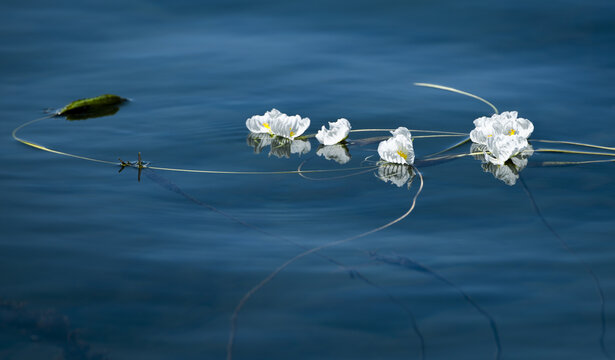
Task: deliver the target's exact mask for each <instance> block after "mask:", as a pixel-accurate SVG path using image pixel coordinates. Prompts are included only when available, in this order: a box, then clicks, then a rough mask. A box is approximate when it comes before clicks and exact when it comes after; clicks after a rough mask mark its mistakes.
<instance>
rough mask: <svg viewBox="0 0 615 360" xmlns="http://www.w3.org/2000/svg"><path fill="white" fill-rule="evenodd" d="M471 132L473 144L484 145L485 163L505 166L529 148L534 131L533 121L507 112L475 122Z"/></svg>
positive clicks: (484, 117)
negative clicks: (529, 140) (529, 139)
mask: <svg viewBox="0 0 615 360" xmlns="http://www.w3.org/2000/svg"><path fill="white" fill-rule="evenodd" d="M474 126H475V128H474V130H472V132H470V139H471V140H472V142H474V143H476V144H479V145H483V147H482V148H481V149H482V152H483V156H484V159H485V161H487V162H490V163H492V164H494V165H504V163H505V162H506V161H508V160H509V159H511V158H512V157H514V156H515V155H517V154H519V153H521V152H523V151H524V150H525V149H526V148H527V147H528V146H529V143H528V141H527V139H528V137H529V136H530V135H531V134H532V132H533V131H534V125H533V124H532V122H531V121H529V120H527V119H523V118H519V117H517V112H516V111H505V112H503V113H501V114H495V115H493V116H491V117H486V116H483V117H481V118H478V119H476V120H474Z"/></svg>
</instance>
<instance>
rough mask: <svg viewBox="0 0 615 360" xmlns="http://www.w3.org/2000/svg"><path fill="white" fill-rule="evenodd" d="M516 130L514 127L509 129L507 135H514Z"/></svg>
mask: <svg viewBox="0 0 615 360" xmlns="http://www.w3.org/2000/svg"><path fill="white" fill-rule="evenodd" d="M516 133H517V132H516V131H515V129H510V131H509V132H508V135H509V136H512V135H515V134H516Z"/></svg>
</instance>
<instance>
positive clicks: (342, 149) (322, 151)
mask: <svg viewBox="0 0 615 360" xmlns="http://www.w3.org/2000/svg"><path fill="white" fill-rule="evenodd" d="M316 155H318V156H324V157H325V159H327V160H333V161H335V162H337V163H338V164H342V165H344V164H346V163H347V162H349V161H350V158H351V156H350V153H349V152H348V148H347V147H346V145H343V144H335V145H326V146H323V145H320V147H319V148H318V150H316Z"/></svg>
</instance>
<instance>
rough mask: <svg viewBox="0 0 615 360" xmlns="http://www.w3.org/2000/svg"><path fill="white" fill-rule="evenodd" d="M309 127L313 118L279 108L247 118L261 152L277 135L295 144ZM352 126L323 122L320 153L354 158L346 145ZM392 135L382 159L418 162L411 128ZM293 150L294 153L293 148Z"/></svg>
mask: <svg viewBox="0 0 615 360" xmlns="http://www.w3.org/2000/svg"><path fill="white" fill-rule="evenodd" d="M309 126H310V119H309V118H307V117H306V118H302V117H301V116H299V115H295V116H289V115H286V114H284V113H281V112H280V111H279V110H277V109H271V110H270V111H267V112H266V113H265V114H263V115H254V116H252V117H250V118H248V119H247V120H246V127H247V128H248V130H250V132H251V133H252V134H251V136H250V137H249V138H248V143H249V144H250V145H252V146H254V150H255V151H256V152H260V150H261V149H262V148H263V147H265V146H268V145H271V143H272V141H274V140H273V139H274V137H279V138H284V139H287V140H290V141H291V144H293V143H294V140H295V138H297V137H299V136H301V135H303V133H304V132H305V131H306V130H307V128H308V127H309ZM350 129H352V126H351V125H350V121H348V119H345V118H340V119H338V120H337V121H334V122H329V129H327V128H326V127H325V126H324V125H323V126H322V128H321V129H320V130H319V131H318V132H317V133H316V136H315V137H316V139H317V140H318V141H319V142H320V143H321V144H322V145H321V147H320V148H319V149H318V151H317V155H319V156H324V157H325V158H326V159H327V160H334V161H336V162H338V163H340V164H345V163H347V162H348V161H350V154H349V153H348V149H347V148H346V147H345V146H344V145H343V143H344V141H345V140H346V138H347V137H348V134H350ZM267 134H268V135H269V136H270V138H269V139H267ZM391 134H392V135H393V136H392V137H391V138H390V139H387V140H384V141H382V142H380V144H379V145H378V154H379V155H380V158H381V159H382V160H384V161H385V162H389V163H394V164H405V165H412V164H413V163H414V148H413V146H412V135H411V134H410V130H408V129H407V128H405V127H399V128H397V129H396V130H394V131H391ZM254 135H259V136H254ZM262 135H264V136H262ZM272 149H273V147H272ZM305 150H306V147H305V146H303V147H302V149H301V151H297V153H300V154H303V153H305ZM307 151H309V150H307ZM291 153H294V152H292V151H291Z"/></svg>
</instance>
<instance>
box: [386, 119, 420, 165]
mask: <svg viewBox="0 0 615 360" xmlns="http://www.w3.org/2000/svg"><path fill="white" fill-rule="evenodd" d="M391 134H393V137H392V138H390V139H388V140H384V141H381V142H380V144H378V155H380V158H381V159H382V160H384V161H386V162H390V163H394V164H406V165H412V164H414V147H413V145H412V136H411V134H410V130H408V129H407V128H405V127H399V128H397V129H395V130H394V131H391Z"/></svg>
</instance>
